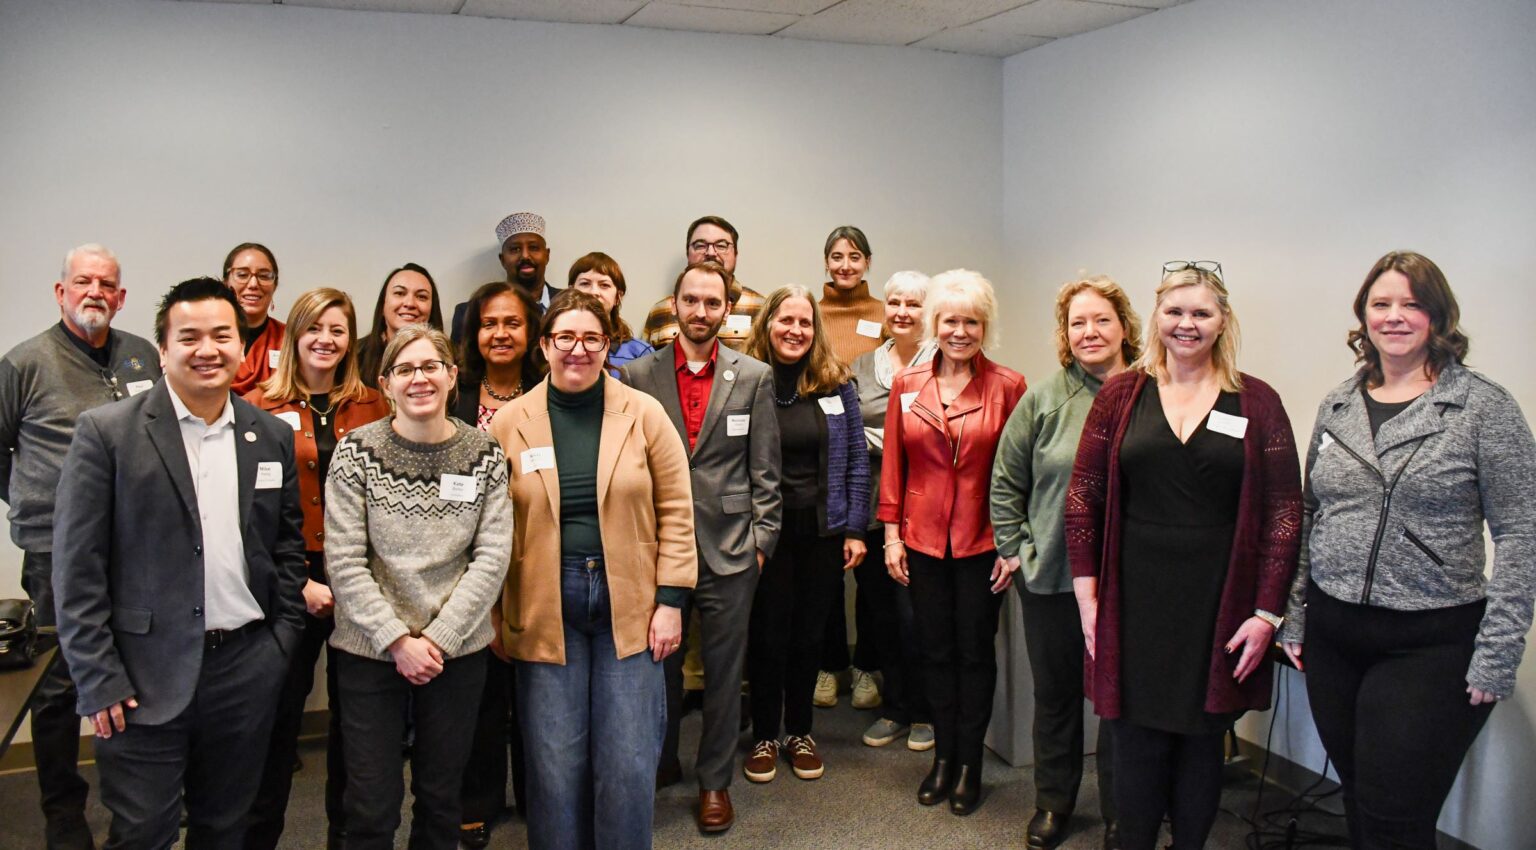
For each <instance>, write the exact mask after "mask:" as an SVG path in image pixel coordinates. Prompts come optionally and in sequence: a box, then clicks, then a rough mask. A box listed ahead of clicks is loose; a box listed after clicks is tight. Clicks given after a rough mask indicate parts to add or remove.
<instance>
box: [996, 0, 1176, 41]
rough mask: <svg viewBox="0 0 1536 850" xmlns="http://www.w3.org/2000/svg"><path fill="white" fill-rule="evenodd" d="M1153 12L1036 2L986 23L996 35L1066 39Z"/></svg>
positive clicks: (1074, 1) (1081, 0) (1062, 0)
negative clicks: (1005, 33) (1008, 34)
mask: <svg viewBox="0 0 1536 850" xmlns="http://www.w3.org/2000/svg"><path fill="white" fill-rule="evenodd" d="M1151 11H1152V10H1151V9H1143V8H1139V7H1135V6H1118V5H1110V4H1108V3H1093V2H1087V0H1036V2H1034V3H1030V4H1029V5H1027V6H1020V7H1019V8H1017V9H1014V10H1012V11H1008V12H1004V13H1002V14H1001V15H996V16H994V17H991V18H988V19H987V20H986V21H985V22H984V23H985V26H986V28H987V29H988V30H991V31H994V32H1008V33H1014V34H1016V35H1038V36H1042V37H1045V38H1066V37H1067V36H1069V35H1077V34H1078V33H1081V32H1088V31H1089V30H1096V29H1099V28H1100V27H1107V26H1109V25H1111V24H1118V23H1120V22H1121V21H1128V20H1130V19H1131V18H1136V17H1140V16H1142V15H1145V14H1148V13H1150V12H1151Z"/></svg>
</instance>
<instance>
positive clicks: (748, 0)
mask: <svg viewBox="0 0 1536 850" xmlns="http://www.w3.org/2000/svg"><path fill="white" fill-rule="evenodd" d="M687 2H688V3H689V5H693V6H714V7H715V8H717V9H745V10H746V11H748V12H781V13H783V14H786V15H814V14H816V13H817V12H820V11H821V10H822V9H826V8H829V7H831V6H835V5H837V3H838V0H687Z"/></svg>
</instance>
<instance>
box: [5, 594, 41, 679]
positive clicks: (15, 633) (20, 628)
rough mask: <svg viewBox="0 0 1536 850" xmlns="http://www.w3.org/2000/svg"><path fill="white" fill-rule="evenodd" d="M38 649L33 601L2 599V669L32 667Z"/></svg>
mask: <svg viewBox="0 0 1536 850" xmlns="http://www.w3.org/2000/svg"><path fill="white" fill-rule="evenodd" d="M36 647H37V618H36V617H34V616H33V611H32V600H30V599H0V669H6V670H10V669H15V668H18V667H31V666H32V653H33V651H34V650H35V649H36Z"/></svg>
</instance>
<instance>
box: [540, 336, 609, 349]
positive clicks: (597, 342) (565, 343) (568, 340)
mask: <svg viewBox="0 0 1536 850" xmlns="http://www.w3.org/2000/svg"><path fill="white" fill-rule="evenodd" d="M545 337H547V338H548V339H549V341H550V343H551V344H552V345H554V347H555V348H556V349H557V350H559V351H575V350H576V343H577V342H580V343H581V347H582V348H584V349H586V350H587V351H588V352H589V353H593V354H595V353H597V352H599V351H602V350H603V349H604V348H607V347H608V337H606V336H604V335H603V334H574V333H570V332H562V333H557V334H545Z"/></svg>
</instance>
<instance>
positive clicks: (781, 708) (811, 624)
mask: <svg viewBox="0 0 1536 850" xmlns="http://www.w3.org/2000/svg"><path fill="white" fill-rule="evenodd" d="M842 586H843V538H842V536H841V535H839V536H834V537H819V536H817V528H816V511H815V509H814V508H812V509H809V510H797V509H790V510H786V511H785V512H784V530H783V532H782V533H780V535H779V542H778V546H777V547H776V548H775V549H774V552H773V557H772V558H769V559H768V562H767V563H766V564H764V565H763V575H762V577H761V578H760V579H759V580H758V583H757V596H756V597H755V598H754V599H753V600H752V621H751V624H750V626H749V627H748V631H747V680H748V681H749V682H751V684H752V693H751V699H750V701H751V706H752V738H753V740H756V741H767V740H778V738H779V729H780V726H779V721H780V718H781V717H782V718H783V729H784V732H785V734H788V735H809V734H811V713H812V708H811V697H812V696H813V694H814V692H815V690H816V670H817V668H818V666H819V665H820V661H821V648H822V645H821V644H822V642H821V638H822V634H823V627H824V626H825V625H826V622H827V612H828V611H829V610H830V609H831V607H832V604H833V600H834V598H835V597H837V596H839V595H840V594H838V593H837V591H838V589H839V588H841V587H842Z"/></svg>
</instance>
